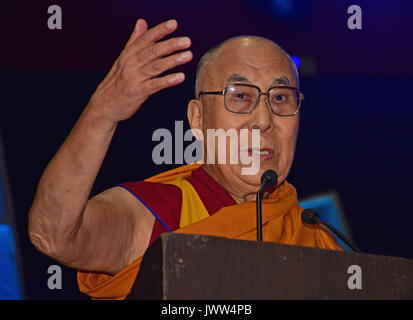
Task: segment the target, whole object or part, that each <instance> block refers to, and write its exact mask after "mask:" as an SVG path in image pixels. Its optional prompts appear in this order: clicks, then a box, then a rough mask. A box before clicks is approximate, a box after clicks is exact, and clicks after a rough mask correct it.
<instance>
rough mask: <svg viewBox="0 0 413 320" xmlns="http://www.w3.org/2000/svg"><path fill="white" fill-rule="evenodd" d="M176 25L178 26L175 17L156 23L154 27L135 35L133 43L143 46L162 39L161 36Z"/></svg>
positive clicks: (172, 29) (173, 29)
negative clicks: (137, 35)
mask: <svg viewBox="0 0 413 320" xmlns="http://www.w3.org/2000/svg"><path fill="white" fill-rule="evenodd" d="M177 27H178V23H177V22H176V20H175V19H172V20H168V21H166V22H162V23H161V24H158V25H157V26H156V27H153V28H151V29H149V30H147V31H145V32H144V33H143V34H141V35H140V36H139V37H137V38H136V40H135V41H134V43H133V45H136V46H139V45H144V46H145V45H148V44H150V43H153V42H156V41H158V40H160V39H162V38H163V37H165V36H166V35H168V34H170V33H172V32H174V31H175V30H176V28H177Z"/></svg>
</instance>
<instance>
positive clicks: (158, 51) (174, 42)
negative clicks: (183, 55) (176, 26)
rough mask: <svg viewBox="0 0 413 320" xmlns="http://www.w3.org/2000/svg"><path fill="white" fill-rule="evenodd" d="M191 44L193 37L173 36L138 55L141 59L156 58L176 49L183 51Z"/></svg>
mask: <svg viewBox="0 0 413 320" xmlns="http://www.w3.org/2000/svg"><path fill="white" fill-rule="evenodd" d="M190 46H191V39H190V38H188V37H179V38H172V39H168V40H165V41H161V42H157V43H155V44H154V45H152V46H150V47H149V48H147V49H144V50H143V51H141V52H140V53H139V55H138V60H139V61H145V60H146V61H148V60H150V61H151V60H155V59H158V58H162V57H165V56H167V55H170V54H171V53H173V52H175V51H181V50H184V49H187V48H189V47H190Z"/></svg>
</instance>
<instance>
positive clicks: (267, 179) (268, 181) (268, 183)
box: [256, 169, 278, 241]
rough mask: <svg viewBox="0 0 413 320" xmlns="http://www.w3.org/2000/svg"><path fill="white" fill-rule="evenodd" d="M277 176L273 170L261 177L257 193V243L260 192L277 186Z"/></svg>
mask: <svg viewBox="0 0 413 320" xmlns="http://www.w3.org/2000/svg"><path fill="white" fill-rule="evenodd" d="M277 181H278V174H277V173H276V172H275V171H274V170H271V169H270V170H267V171H265V172H264V173H263V174H262V176H261V186H260V188H259V189H258V192H257V200H256V202H257V241H262V192H263V191H264V189H265V188H268V187H272V186H273V185H275V184H277Z"/></svg>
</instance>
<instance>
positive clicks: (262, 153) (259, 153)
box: [252, 150, 270, 156]
mask: <svg viewBox="0 0 413 320" xmlns="http://www.w3.org/2000/svg"><path fill="white" fill-rule="evenodd" d="M252 153H253V154H257V155H260V156H267V155H269V154H270V153H269V151H268V150H262V151H261V150H253V151H252Z"/></svg>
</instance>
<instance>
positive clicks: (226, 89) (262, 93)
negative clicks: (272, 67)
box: [197, 83, 304, 117]
mask: <svg viewBox="0 0 413 320" xmlns="http://www.w3.org/2000/svg"><path fill="white" fill-rule="evenodd" d="M232 85H242V86H247V87H252V88H256V89H257V90H258V98H257V101H256V102H255V104H254V106H253V107H251V109H250V110H249V111H247V112H236V111H231V110H229V109H228V107H227V101H226V100H227V99H226V96H225V94H226V93H227V91H228V87H229V86H232ZM276 88H287V89H295V90H297V92H298V94H299V95H300V100H299V101H300V103H299V105H298V106H297V110H296V111H295V112H294V113H292V114H278V113H276V112H275V111H274V110H273V109H272V108H271V103H270V102H269V97H270V91H271V90H272V89H276ZM206 94H211V95H212V94H218V95H222V96H224V107H225V109H226V110H227V111H228V112H231V113H235V114H250V113H251V112H253V111H254V110H255V108H256V107H257V105H258V103H259V101H260V98H261V96H267V98H266V99H265V102H266V104H267V106H268V107H269V108H270V110H271V112H272V113H274V114H275V115H277V116H280V117H291V116H295V115H297V114H298V112H299V111H300V108H301V102H302V101H303V100H304V94H303V93H302V92H301V91H300V90H299V89H298V88H296V87H292V86H273V87H271V88H269V89H268V91H267V92H262V91H261V88H260V87H258V86H256V85H254V84H249V83H230V84H228V85H227V86H226V87H225V88H224V90H222V91H201V92H199V93H198V98H197V100H199V97H200V96H201V95H206Z"/></svg>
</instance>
